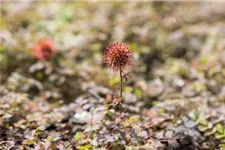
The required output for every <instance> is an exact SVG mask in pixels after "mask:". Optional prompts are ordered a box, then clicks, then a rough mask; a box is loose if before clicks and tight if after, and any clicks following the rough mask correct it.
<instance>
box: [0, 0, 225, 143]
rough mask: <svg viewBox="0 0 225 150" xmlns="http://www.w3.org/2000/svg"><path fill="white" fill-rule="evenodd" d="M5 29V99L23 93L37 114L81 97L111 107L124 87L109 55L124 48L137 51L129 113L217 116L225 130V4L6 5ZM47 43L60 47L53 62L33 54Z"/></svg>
mask: <svg viewBox="0 0 225 150" xmlns="http://www.w3.org/2000/svg"><path fill="white" fill-rule="evenodd" d="M0 30H1V35H0V38H1V45H0V63H1V68H0V71H1V78H0V81H1V94H2V95H5V94H6V93H8V92H14V93H25V94H26V95H27V97H28V99H29V100H31V101H33V103H34V104H32V105H31V104H30V102H29V103H28V102H27V105H28V106H30V105H31V106H32V107H35V106H36V104H35V103H36V102H38V104H39V103H40V102H39V101H40V99H41V101H42V102H41V103H45V105H52V104H54V105H53V106H51V107H53V108H57V107H59V106H60V105H62V104H64V105H66V106H65V107H67V106H68V107H69V106H70V105H69V104H70V103H74V101H75V100H76V99H77V98H78V97H80V96H82V97H83V98H84V97H85V98H86V100H87V101H88V102H87V103H91V104H90V106H86V107H91V106H93V105H95V106H96V105H99V104H105V99H107V100H109V101H110V100H111V99H112V97H111V94H112V93H116V92H117V93H118V91H119V82H120V80H119V74H118V72H113V71H112V70H111V69H110V68H108V67H106V65H105V64H104V63H103V55H104V50H105V48H106V47H107V45H109V44H111V43H113V42H116V41H118V42H124V43H126V44H127V45H128V46H129V47H130V49H131V51H132V52H133V58H132V59H133V62H132V65H130V66H129V67H128V68H127V71H129V72H131V75H132V76H131V78H130V79H129V81H128V82H126V83H125V87H124V93H125V96H124V99H125V102H124V104H125V105H126V107H127V109H128V110H129V111H130V112H133V113H136V114H139V115H140V114H142V115H143V114H148V113H149V110H150V108H151V109H154V110H155V111H156V112H157V113H164V114H169V115H172V116H174V117H175V118H176V117H178V118H179V117H181V116H189V117H192V118H194V120H195V119H196V116H195V115H196V114H198V116H199V114H202V115H201V116H204V115H205V116H209V114H211V113H213V115H214V117H215V118H217V119H218V118H220V119H222V121H220V123H221V122H222V123H223V125H224V121H223V119H224V118H225V112H224V111H225V109H224V108H225V107H224V102H225V5H224V2H163V1H161V2H132V1H130V2H1V27H0ZM42 39H50V40H52V41H53V43H54V45H55V48H56V53H55V54H54V56H53V58H52V59H51V60H46V61H43V60H38V59H36V58H35V57H34V55H33V51H34V46H35V45H36V43H38V41H40V40H42ZM67 104H68V105H67ZM12 105H13V104H12ZM38 106H39V105H38ZM38 106H36V107H38ZM18 107H19V108H20V106H18ZM141 108H142V109H141ZM37 111H43V112H41V113H44V110H41V109H40V110H39V108H37ZM58 111H60V110H58ZM62 112H63V113H65V110H64V111H62ZM196 112H198V113H196ZM11 113H12V112H11ZM21 113H22V112H21ZM63 113H62V114H63ZM198 116H197V117H198ZM205 118H207V117H205ZM176 120H177V119H175V120H174V121H176ZM221 126H222V125H221ZM208 128H209V127H208V126H207V127H206V129H205V128H203V129H202V131H206V130H207V129H208ZM209 139H210V138H209ZM212 139H213V140H212ZM212 139H211V140H208V142H212V143H211V145H213V146H215V145H217V144H218V141H217V140H216V141H217V142H215V141H214V140H215V138H214V137H213V138H212ZM213 142H214V143H213ZM215 143H216V144H215Z"/></svg>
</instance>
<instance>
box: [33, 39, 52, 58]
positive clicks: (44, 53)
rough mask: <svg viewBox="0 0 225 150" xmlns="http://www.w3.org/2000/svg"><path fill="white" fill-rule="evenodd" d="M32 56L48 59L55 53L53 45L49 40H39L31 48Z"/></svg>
mask: <svg viewBox="0 0 225 150" xmlns="http://www.w3.org/2000/svg"><path fill="white" fill-rule="evenodd" d="M33 53H34V56H35V57H36V58H37V59H39V60H50V59H51V58H52V57H53V56H54V54H55V46H54V43H53V41H51V40H40V41H39V42H38V43H37V44H36V45H35V46H34V48H33Z"/></svg>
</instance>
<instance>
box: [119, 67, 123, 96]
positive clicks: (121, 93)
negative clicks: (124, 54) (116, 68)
mask: <svg viewBox="0 0 225 150" xmlns="http://www.w3.org/2000/svg"><path fill="white" fill-rule="evenodd" d="M122 96H123V76H122V69H121V67H120V97H121V98H122Z"/></svg>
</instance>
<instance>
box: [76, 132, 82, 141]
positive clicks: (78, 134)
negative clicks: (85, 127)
mask: <svg viewBox="0 0 225 150" xmlns="http://www.w3.org/2000/svg"><path fill="white" fill-rule="evenodd" d="M82 135H83V133H82V132H77V133H76V135H75V136H74V139H75V141H80V139H81V137H82Z"/></svg>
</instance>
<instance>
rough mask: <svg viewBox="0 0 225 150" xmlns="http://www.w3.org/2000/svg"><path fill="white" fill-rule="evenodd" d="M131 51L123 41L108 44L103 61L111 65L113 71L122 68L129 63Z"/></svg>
mask: <svg viewBox="0 0 225 150" xmlns="http://www.w3.org/2000/svg"><path fill="white" fill-rule="evenodd" d="M131 56H132V53H131V51H130V49H129V47H128V46H127V45H126V44H125V43H118V42H116V43H113V44H110V45H109V46H108V47H107V48H106V50H105V54H104V62H105V64H106V65H107V66H109V67H111V68H112V69H113V71H118V70H119V69H121V70H123V69H124V68H125V67H126V66H127V65H130V63H131Z"/></svg>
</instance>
